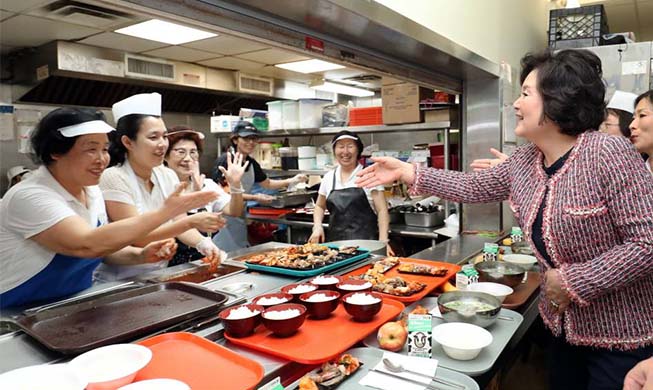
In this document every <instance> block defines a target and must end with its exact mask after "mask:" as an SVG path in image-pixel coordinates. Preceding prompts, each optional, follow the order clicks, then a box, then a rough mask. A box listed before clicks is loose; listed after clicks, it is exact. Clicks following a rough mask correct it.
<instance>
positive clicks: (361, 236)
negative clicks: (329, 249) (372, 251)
mask: <svg viewBox="0 0 653 390" xmlns="http://www.w3.org/2000/svg"><path fill="white" fill-rule="evenodd" d="M337 174H338V172H337V170H336V171H334V172H333V184H332V186H331V193H330V194H329V196H328V197H327V199H326V204H327V210H329V229H328V231H327V233H326V236H327V241H341V240H377V239H378V238H379V225H378V218H377V216H376V214H375V213H374V210H372V207H370V202H369V201H368V200H367V195H365V191H364V190H363V189H362V188H358V187H352V188H343V189H341V190H336V175H337Z"/></svg>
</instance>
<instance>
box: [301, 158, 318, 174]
mask: <svg viewBox="0 0 653 390" xmlns="http://www.w3.org/2000/svg"><path fill="white" fill-rule="evenodd" d="M297 166H298V167H299V170H301V171H310V170H313V169H315V158H300V159H299V160H298V161H297Z"/></svg>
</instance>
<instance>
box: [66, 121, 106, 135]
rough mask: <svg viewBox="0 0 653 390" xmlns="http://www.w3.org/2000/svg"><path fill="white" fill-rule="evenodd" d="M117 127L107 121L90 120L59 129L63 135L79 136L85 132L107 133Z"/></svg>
mask: <svg viewBox="0 0 653 390" xmlns="http://www.w3.org/2000/svg"><path fill="white" fill-rule="evenodd" d="M114 130H115V129H114V128H113V127H111V126H109V125H108V124H107V122H105V121H101V120H95V121H89V122H82V123H78V124H76V125H72V126H66V127H62V128H60V129H59V132H60V133H61V135H63V136H64V137H66V138H70V137H77V136H79V135H85V134H106V133H110V132H112V131H114Z"/></svg>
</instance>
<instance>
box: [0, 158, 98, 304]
mask: <svg viewBox="0 0 653 390" xmlns="http://www.w3.org/2000/svg"><path fill="white" fill-rule="evenodd" d="M86 199H87V203H88V207H87V206H85V205H83V204H82V203H81V202H80V201H79V200H77V199H76V198H75V197H74V196H72V195H71V194H70V193H69V192H68V191H66V189H64V188H63V187H62V186H61V184H59V182H58V181H57V180H56V179H55V178H54V177H53V176H52V174H51V173H50V171H48V169H47V168H46V167H45V166H41V167H40V168H39V169H38V170H36V171H35V172H34V173H33V174H32V175H30V177H29V178H27V179H26V180H23V181H21V182H20V183H18V184H16V185H15V186H13V187H12V188H11V189H9V191H8V192H7V194H6V195H5V197H4V199H3V200H2V202H1V203H0V293H4V292H6V291H9V290H11V289H13V288H15V287H17V286H19V285H21V284H23V283H25V282H26V281H27V280H29V279H30V278H32V277H33V276H34V275H36V274H38V273H39V272H40V271H42V270H43V269H44V268H45V267H47V265H48V264H50V262H51V261H52V259H53V258H54V257H55V255H56V253H55V252H52V251H51V250H49V249H47V248H45V247H43V246H41V245H39V244H38V243H36V241H34V240H30V239H29V238H30V237H33V236H35V235H37V234H39V233H41V232H43V231H45V230H47V229H49V228H51V227H52V226H54V225H56V224H57V223H59V222H61V221H62V220H64V219H66V218H68V217H71V216H79V217H81V218H82V219H83V220H84V221H86V223H88V225H89V226H90V227H93V228H95V227H97V226H98V222H99V224H100V225H104V224H106V223H107V213H106V210H105V208H104V199H103V198H102V193H101V192H100V189H99V188H98V187H97V186H92V187H86Z"/></svg>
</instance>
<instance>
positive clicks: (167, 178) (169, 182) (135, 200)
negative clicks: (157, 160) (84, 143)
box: [100, 162, 179, 214]
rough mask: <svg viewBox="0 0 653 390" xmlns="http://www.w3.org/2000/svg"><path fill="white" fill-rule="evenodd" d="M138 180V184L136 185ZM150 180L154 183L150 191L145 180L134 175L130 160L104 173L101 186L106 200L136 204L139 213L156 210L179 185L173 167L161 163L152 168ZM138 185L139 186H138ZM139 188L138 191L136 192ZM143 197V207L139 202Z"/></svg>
mask: <svg viewBox="0 0 653 390" xmlns="http://www.w3.org/2000/svg"><path fill="white" fill-rule="evenodd" d="M134 180H136V183H135V184H136V185H134V182H133V181H134ZM150 181H151V182H152V183H153V184H154V185H153V186H152V191H151V192H148V191H147V187H146V186H145V181H144V180H143V179H141V178H140V177H138V176H136V175H133V176H132V172H131V167H130V166H129V163H128V162H125V163H124V164H122V165H119V166H115V167H111V168H109V169H107V170H106V171H104V173H102V178H101V179H100V188H101V189H102V195H103V196H104V199H105V200H110V201H114V202H120V203H126V204H129V205H132V206H136V208H137V209H138V212H139V213H141V214H142V213H145V212H147V211H154V210H157V209H158V208H160V207H161V206H163V202H164V201H165V199H166V198H167V197H168V195H170V194H171V193H173V192H174V191H175V188H177V185H179V178H177V174H176V173H175V171H173V170H172V169H170V168H168V167H165V166H163V165H159V166H158V167H155V168H154V169H152V175H151V176H150ZM136 186H137V187H136ZM136 188H138V190H139V191H138V192H136V191H137V190H136ZM140 199H142V207H141V205H140V204H139V203H140Z"/></svg>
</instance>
